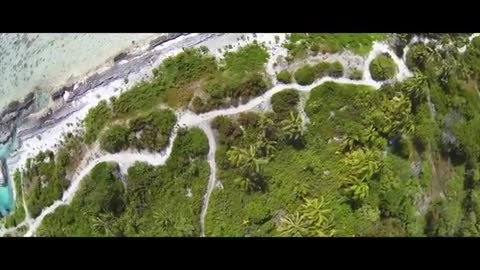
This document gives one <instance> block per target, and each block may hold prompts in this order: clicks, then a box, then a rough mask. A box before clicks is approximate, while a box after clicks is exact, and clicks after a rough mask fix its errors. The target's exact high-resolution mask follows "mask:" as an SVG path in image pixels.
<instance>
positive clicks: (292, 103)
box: [9, 34, 480, 237]
mask: <svg viewBox="0 0 480 270" xmlns="http://www.w3.org/2000/svg"><path fill="white" fill-rule="evenodd" d="M466 37H467V35H452V34H425V35H423V38H428V39H429V40H432V41H433V42H430V43H425V42H421V41H417V42H412V44H411V45H409V50H408V52H407V54H406V65H407V67H408V68H409V70H410V71H411V72H412V74H413V75H412V76H411V77H409V78H407V79H405V80H403V81H401V82H399V81H396V80H395V79H394V78H395V75H396V73H397V71H398V67H397V66H396V65H395V63H394V61H393V60H392V58H391V56H390V55H388V54H380V55H378V56H377V57H376V58H375V59H374V60H373V61H372V62H371V63H370V65H369V67H368V68H369V72H370V74H371V76H372V78H373V79H374V80H377V81H387V83H385V84H383V85H382V86H381V87H380V88H379V89H374V88H373V87H371V86H368V85H361V84H346V83H336V82H331V81H330V82H328V81H327V82H324V83H322V84H320V85H318V86H312V89H311V90H310V91H309V92H307V91H298V90H297V89H295V87H290V88H286V89H284V90H282V91H279V92H278V93H276V94H274V95H273V96H272V98H271V100H270V101H271V105H272V106H271V108H272V110H271V111H264V112H262V111H254V110H251V111H245V112H241V113H238V114H235V115H219V116H217V117H215V118H214V119H212V121H210V123H209V124H210V126H211V128H212V129H213V130H214V134H215V140H216V143H217V148H216V153H215V160H216V168H217V171H216V179H217V185H216V187H215V188H214V189H213V192H212V194H211V197H210V201H209V207H208V211H207V214H206V219H205V235H206V236H239V237H243V236H478V235H479V234H480V232H479V228H480V227H479V226H480V223H479V221H478V219H479V217H480V216H479V215H480V186H479V183H480V182H479V181H480V172H479V158H480V139H479V136H478V133H479V132H480V130H478V129H480V96H479V92H478V78H479V75H480V69H479V68H478V67H479V66H480V65H479V63H480V38H474V39H473V40H472V41H471V42H470V43H469V44H468V45H467V47H466V50H465V52H464V53H460V52H459V50H458V49H459V48H460V47H461V46H463V45H464V44H465V39H466ZM412 38H413V35H403V34H402V35H392V36H388V37H387V36H386V35H384V34H292V35H290V36H289V37H288V39H287V41H286V42H285V44H284V46H285V47H286V49H287V51H288V55H287V58H288V59H287V60H289V61H290V62H294V61H296V60H298V59H301V58H306V57H309V56H310V55H314V54H318V53H336V52H341V51H345V50H349V51H352V52H353V53H355V54H360V55H366V54H368V52H369V51H370V49H371V47H372V44H373V42H374V41H375V40H384V39H389V40H395V42H394V44H393V45H392V46H393V50H394V51H395V52H397V55H398V54H399V52H402V51H403V49H404V47H405V46H406V45H407V44H409V42H411V40H412ZM439 45H441V46H439ZM268 59H269V54H268V51H267V50H266V49H265V47H264V46H263V45H262V44H253V43H252V44H250V45H247V46H244V47H242V48H240V49H239V50H238V51H235V52H227V53H226V54H225V57H224V58H223V59H222V60H219V59H216V58H215V57H213V56H212V55H211V54H210V53H209V52H208V51H207V50H206V48H196V49H185V51H184V52H182V53H180V54H178V55H176V56H174V57H170V58H167V59H166V60H165V61H164V62H163V63H162V64H161V65H160V66H159V67H158V68H156V69H155V71H154V78H153V80H152V81H148V82H142V83H140V84H138V85H137V86H135V87H133V88H132V89H130V90H128V91H125V92H123V93H122V94H121V95H120V96H119V97H117V98H112V99H111V100H109V101H104V102H102V103H100V104H99V105H98V106H97V107H96V108H93V109H92V110H90V112H89V113H88V115H87V117H86V119H85V120H84V124H85V133H84V134H83V133H81V134H80V135H71V136H68V137H66V139H65V143H64V146H62V148H61V149H65V150H64V151H63V152H62V150H60V151H59V152H58V153H56V154H54V153H51V152H46V153H45V152H42V153H40V154H39V156H37V157H36V158H35V159H32V160H29V161H28V162H27V166H26V168H25V169H24V170H23V172H18V173H17V174H16V175H15V178H22V181H21V183H22V188H17V190H23V192H22V194H23V196H24V198H25V201H26V203H27V205H26V206H27V209H28V210H29V212H30V214H31V216H32V217H35V216H37V215H38V214H39V213H40V211H41V209H42V208H43V207H45V206H48V205H49V204H51V203H53V201H55V200H57V199H59V198H60V197H61V194H62V191H63V190H64V189H65V187H66V186H67V185H68V180H67V179H69V178H70V172H71V171H73V168H75V164H78V157H81V156H82V153H84V152H85V149H84V148H85V147H86V146H85V145H91V144H94V143H99V145H100V147H101V149H103V150H105V151H107V152H111V153H116V152H120V151H124V150H127V149H137V150H148V151H152V152H160V151H162V150H163V149H165V147H166V145H167V144H168V141H169V139H170V136H171V133H172V130H173V128H174V125H175V123H176V121H177V116H176V114H175V113H174V111H175V110H186V109H188V110H192V111H193V112H195V113H199V114H200V113H205V112H208V111H212V110H216V109H220V108H226V107H229V106H238V105H239V104H241V103H246V102H248V100H249V99H251V98H253V97H256V96H260V95H262V94H263V93H264V92H266V91H267V90H268V89H269V88H270V87H271V86H272V85H271V82H270V79H269V77H268V76H267V74H266V72H265V64H266V62H267V60H268ZM344 69H345V67H343V66H342V64H341V63H339V62H325V61H323V62H319V63H315V64H306V65H304V66H302V67H299V68H298V69H296V70H295V71H294V72H288V71H287V70H281V71H278V72H277V73H276V74H275V76H276V77H277V80H278V81H279V82H280V83H291V82H296V83H297V84H298V85H300V86H302V87H303V86H309V85H311V84H312V83H313V82H314V81H316V80H318V79H320V78H322V77H326V76H328V77H331V78H339V77H344V76H345V72H344ZM364 72H367V71H365V70H354V71H353V72H352V73H350V75H349V76H350V78H351V79H352V80H361V79H362V77H363V73H364ZM302 101H303V102H302ZM306 120H308V121H306ZM209 150H210V149H209V144H208V139H207V136H206V135H205V134H204V133H203V131H202V129H199V128H181V129H179V131H178V134H177V137H176V138H175V140H174V145H173V150H172V153H171V155H170V157H169V158H168V159H167V161H166V163H165V164H164V165H161V166H152V165H149V164H146V163H140V162H138V163H135V164H134V165H133V166H132V167H130V168H129V169H128V173H127V174H126V175H122V174H121V172H120V170H119V167H118V165H117V164H115V163H99V164H97V165H96V166H95V167H94V169H93V170H92V172H91V173H90V174H89V175H88V176H86V177H85V179H84V180H83V181H82V182H81V186H80V189H79V190H78V192H77V193H76V195H75V197H74V199H73V201H72V202H71V204H70V205H64V206H60V207H59V208H57V209H56V211H55V212H53V213H52V214H49V215H47V216H46V218H45V219H44V220H43V223H42V225H41V226H40V228H39V230H38V232H37V235H40V236H198V235H200V233H201V228H200V222H199V220H200V215H201V214H200V213H201V209H202V202H203V195H204V194H205V192H206V190H207V183H208V178H209V174H210V173H211V171H210V167H209V164H208V162H207V158H208V157H207V154H208V152H209ZM62 153H63V154H62ZM75 157H77V158H75ZM15 182H16V183H17V181H15ZM18 198H19V197H18V196H17V201H18ZM20 198H21V197H20ZM17 204H20V205H21V203H17ZM17 208H18V209H23V208H22V207H19V206H17ZM23 215H24V214H22V212H19V213H18V217H15V218H11V219H12V221H9V223H12V224H13V226H15V224H17V225H18V224H19V223H20V221H21V220H22V217H23Z"/></svg>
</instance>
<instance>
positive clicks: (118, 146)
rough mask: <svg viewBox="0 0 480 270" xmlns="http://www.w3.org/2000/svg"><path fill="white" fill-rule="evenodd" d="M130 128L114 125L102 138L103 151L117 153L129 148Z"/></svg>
mask: <svg viewBox="0 0 480 270" xmlns="http://www.w3.org/2000/svg"><path fill="white" fill-rule="evenodd" d="M128 132H129V130H128V128H126V127H123V126H121V125H113V126H111V127H110V128H109V129H107V131H105V133H104V134H103V135H102V137H101V138H100V146H101V147H102V149H104V150H106V151H108V152H110V153H116V152H119V151H121V150H124V149H126V148H128Z"/></svg>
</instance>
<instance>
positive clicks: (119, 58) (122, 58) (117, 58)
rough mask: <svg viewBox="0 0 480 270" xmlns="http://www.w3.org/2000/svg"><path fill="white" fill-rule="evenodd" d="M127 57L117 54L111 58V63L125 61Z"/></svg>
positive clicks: (123, 54)
mask: <svg viewBox="0 0 480 270" xmlns="http://www.w3.org/2000/svg"><path fill="white" fill-rule="evenodd" d="M127 56H128V54H127V53H125V52H122V53H119V54H117V56H115V57H114V58H113V62H114V63H117V62H120V61H122V60H125V59H126V58H127Z"/></svg>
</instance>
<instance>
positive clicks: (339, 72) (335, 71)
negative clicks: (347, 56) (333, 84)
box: [328, 61, 343, 78]
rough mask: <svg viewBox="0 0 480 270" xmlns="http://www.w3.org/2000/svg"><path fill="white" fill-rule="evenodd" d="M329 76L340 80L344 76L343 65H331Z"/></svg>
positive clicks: (336, 62) (334, 63) (337, 63)
mask: <svg viewBox="0 0 480 270" xmlns="http://www.w3.org/2000/svg"><path fill="white" fill-rule="evenodd" d="M328 75H329V76H330V77H333V78H339V77H342V76H343V65H342V63H340V62H338V61H335V62H333V63H331V64H330V69H329V71H328Z"/></svg>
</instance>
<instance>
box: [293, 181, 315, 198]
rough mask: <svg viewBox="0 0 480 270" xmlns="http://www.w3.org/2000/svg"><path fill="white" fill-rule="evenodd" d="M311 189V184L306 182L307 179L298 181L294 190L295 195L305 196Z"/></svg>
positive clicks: (298, 196)
mask: <svg viewBox="0 0 480 270" xmlns="http://www.w3.org/2000/svg"><path fill="white" fill-rule="evenodd" d="M310 190H311V186H310V185H309V184H308V183H306V182H305V181H297V184H296V185H295V187H294V189H293V192H294V193H295V196H296V197H297V198H301V199H303V198H305V197H306V196H307V195H308V194H309V193H310Z"/></svg>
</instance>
